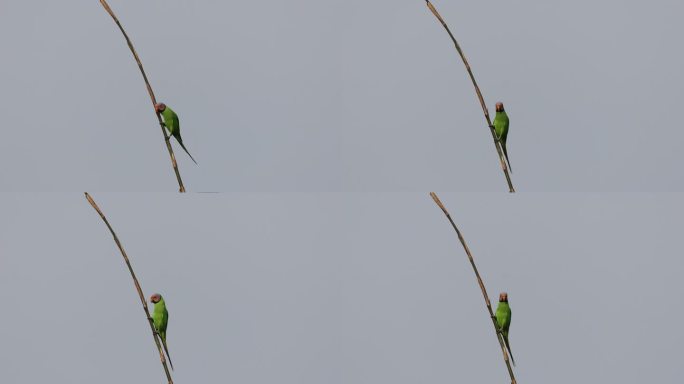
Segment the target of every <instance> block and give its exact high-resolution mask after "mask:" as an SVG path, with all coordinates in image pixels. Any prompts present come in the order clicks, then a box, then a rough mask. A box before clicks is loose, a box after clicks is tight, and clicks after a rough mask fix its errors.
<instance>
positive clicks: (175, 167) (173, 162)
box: [100, 0, 185, 193]
mask: <svg viewBox="0 0 684 384" xmlns="http://www.w3.org/2000/svg"><path fill="white" fill-rule="evenodd" d="M100 3H101V4H102V6H103V7H104V9H105V11H107V13H109V16H111V17H112V19H114V22H115V23H116V25H117V26H118V27H119V29H120V30H121V33H123V35H124V38H125V39H126V43H128V48H130V50H131V53H132V54H133V58H134V59H135V61H136V63H138V68H140V73H142V76H143V80H145V86H147V93H149V94H150V99H151V100H152V107H153V108H154V106H155V105H156V104H157V98H155V97H154V91H153V90H152V86H151V85H150V82H149V80H147V74H145V69H144V68H143V65H142V62H141V61H140V57H138V53H137V52H136V51H135V48H134V47H133V43H132V42H131V39H130V38H129V37H128V34H127V33H126V31H125V30H124V29H123V27H122V26H121V23H120V22H119V19H118V18H117V17H116V15H115V14H114V11H112V9H111V8H110V7H109V4H107V1H105V0H100ZM154 114H155V115H156V116H157V120H159V126H160V127H161V131H162V135H163V136H164V141H165V142H166V149H168V150H169V156H170V157H171V165H173V170H174V172H175V173H176V179H177V180H178V186H179V188H180V191H179V192H181V193H183V192H185V187H184V186H183V180H182V179H181V175H180V171H178V163H177V162H176V156H175V155H174V154H173V148H171V142H170V141H169V140H170V138H171V137H170V136H168V135H167V134H166V131H165V130H164V123H163V122H162V118H161V115H160V114H159V112H157V111H156V109H155V112H154Z"/></svg>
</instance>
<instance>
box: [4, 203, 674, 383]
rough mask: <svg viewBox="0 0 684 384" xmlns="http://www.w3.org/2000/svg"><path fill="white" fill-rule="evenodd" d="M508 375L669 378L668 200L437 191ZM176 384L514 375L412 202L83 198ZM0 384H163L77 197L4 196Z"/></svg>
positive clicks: (438, 224)
mask: <svg viewBox="0 0 684 384" xmlns="http://www.w3.org/2000/svg"><path fill="white" fill-rule="evenodd" d="M440 196H441V198H442V201H443V202H444V203H445V204H446V205H447V207H448V208H449V209H450V211H451V213H452V216H453V217H454V218H455V220H456V222H457V223H458V224H459V225H460V227H461V230H462V231H463V233H464V235H465V237H466V239H467V241H468V243H469V246H470V248H471V249H472V252H473V254H474V256H475V258H476V262H477V263H478V266H479V268H480V270H481V273H482V276H483V278H484V281H485V284H486V285H487V288H488V290H489V295H490V297H491V298H492V299H493V300H496V297H497V295H498V292H500V291H502V290H507V291H508V292H509V296H510V303H511V306H512V309H513V322H512V325H511V345H512V348H513V353H514V356H515V358H516V362H517V363H518V367H517V368H516V370H515V372H516V374H517V375H518V378H519V382H520V383H549V382H553V383H560V384H563V383H577V382H586V381H591V382H610V383H643V382H658V383H675V382H678V381H677V379H678V378H679V376H680V374H679V370H680V367H681V361H680V360H681V345H682V343H683V342H684V336H682V333H681V332H679V331H678V330H677V321H678V319H681V318H682V317H683V316H684V310H683V309H682V306H681V305H680V303H679V301H680V299H681V294H680V293H679V292H681V289H680V286H681V271H682V269H683V268H684V262H683V261H682V258H681V242H680V239H681V225H680V222H681V216H682V214H684V209H683V208H682V205H681V199H680V197H679V196H677V195H643V194H641V195H640V194H634V195H607V194H591V195H578V194H518V195H515V196H508V195H505V194H501V193H496V194H449V193H442V194H440ZM94 197H95V199H96V200H97V202H98V203H99V204H100V207H101V208H102V209H103V210H104V211H105V213H106V214H107V215H108V218H109V219H110V221H111V223H112V225H113V226H114V228H115V229H116V230H117V231H118V234H119V236H120V238H121V240H122V242H123V244H124V247H125V249H126V250H127V252H128V254H129V256H130V258H131V260H132V263H133V266H134V268H135V270H136V272H137V274H138V277H139V278H140V280H141V284H142V288H143V290H144V291H145V295H146V296H148V297H149V295H151V294H152V293H154V292H160V293H162V294H163V295H164V296H165V298H166V300H167V303H168V308H169V311H170V322H169V329H168V342H169V348H170V352H171V355H172V358H173V362H174V365H175V367H176V372H175V375H174V377H175V379H176V382H178V383H190V382H193V383H208V382H217V381H220V382H226V383H255V384H261V383H275V382H278V383H292V384H306V383H311V384H314V383H316V384H318V383H340V384H342V383H356V384H363V383H367V384H377V383H396V384H403V383H406V384H414V383H432V384H437V383H455V382H465V383H505V382H507V372H506V370H505V367H504V364H503V361H502V359H501V352H500V349H499V346H498V343H497V342H496V338H495V336H494V333H493V330H492V326H491V322H490V319H489V317H488V315H487V313H486V309H485V306H484V302H483V300H482V296H481V293H480V290H479V288H478V287H477V283H476V280H475V277H474V275H473V272H472V270H471V268H470V265H469V263H468V261H467V258H466V256H465V254H464V252H463V250H462V248H461V245H460V244H459V243H458V240H457V238H456V236H455V235H454V233H453V231H452V229H451V227H450V226H449V224H448V222H447V221H446V219H445V217H444V215H443V214H442V212H441V211H440V210H439V209H438V208H437V207H436V206H435V204H434V203H433V202H432V200H431V199H430V197H429V196H428V195H427V194H426V193H420V194H279V195H273V194H249V195H246V194H226V195H186V196H180V195H178V194H175V193H169V194H162V195H160V194H102V193H96V194H94ZM0 211H2V213H3V214H2V216H3V220H0V255H1V257H0V302H1V303H2V308H3V311H2V312H3V315H2V317H1V318H2V320H0V382H2V383H38V382H48V381H49V382H55V383H93V382H97V383H103V384H107V383H122V382H136V383H155V382H158V383H162V382H164V376H163V371H162V368H161V365H160V364H159V360H158V359H159V358H158V355H157V352H156V348H155V346H154V342H153V340H152V338H151V335H150V331H149V327H148V325H147V324H146V320H145V317H144V314H143V311H142V309H141V306H140V303H139V300H138V297H137V294H136V292H135V290H134V287H133V284H132V282H131V278H130V276H129V274H128V271H127V270H126V267H125V265H124V263H123V260H122V258H121V256H120V254H119V253H118V250H117V249H116V247H115V245H114V242H113V241H112V238H111V236H110V234H109V232H108V231H107V229H106V227H105V226H104V224H103V223H102V222H101V220H100V218H99V217H98V216H97V215H96V213H95V212H94V211H93V210H92V208H91V207H90V206H89V205H88V203H87V202H86V200H85V199H84V197H83V195H82V194H77V193H74V194H24V195H18V194H4V195H2V199H0Z"/></svg>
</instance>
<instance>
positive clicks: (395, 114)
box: [0, 0, 684, 192]
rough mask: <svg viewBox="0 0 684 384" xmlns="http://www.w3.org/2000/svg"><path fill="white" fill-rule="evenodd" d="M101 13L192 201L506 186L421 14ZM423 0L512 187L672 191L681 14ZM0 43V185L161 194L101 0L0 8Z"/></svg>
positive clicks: (659, 0)
mask: <svg viewBox="0 0 684 384" xmlns="http://www.w3.org/2000/svg"><path fill="white" fill-rule="evenodd" d="M110 5H111V6H112V8H113V9H114V11H115V12H116V13H117V15H118V16H119V18H120V20H121V21H122V23H123V25H124V27H125V28H126V30H127V32H128V33H129V35H130V36H131V38H132V39H133V42H134V44H135V47H136V48H137V50H138V53H139V54H140V56H141V58H142V61H143V64H144V65H145V68H146V70H147V72H148V75H149V77H150V80H151V82H152V86H153V87H154V89H155V91H156V93H157V96H158V99H159V100H161V101H164V102H166V103H167V104H168V105H169V106H171V107H172V108H174V109H175V110H176V111H177V112H178V113H179V116H180V119H181V128H182V133H183V137H184V139H185V143H186V145H187V147H188V149H189V150H190V152H191V153H192V154H193V156H195V158H196V159H197V160H198V162H199V164H200V165H199V166H195V165H194V164H193V163H192V162H191V161H190V159H189V158H187V156H186V155H185V154H184V153H182V151H181V150H180V149H179V148H178V146H175V148H176V149H177V150H176V153H177V157H178V159H179V162H180V167H181V173H182V175H183V177H184V179H185V182H186V184H187V187H188V190H190V191H264V192H277V191H417V192H418V191H419V192H424V191H426V190H427V189H429V188H434V189H439V190H450V191H497V192H498V191H507V187H506V183H505V179H504V177H503V174H502V172H501V170H500V166H499V163H498V159H497V156H496V153H495V151H494V148H493V144H492V139H491V136H490V134H489V132H488V131H487V128H486V127H485V124H484V118H483V117H482V112H481V110H480V106H479V103H478V102H477V99H476V97H475V94H474V91H473V88H472V85H471V84H470V80H469V79H468V77H467V74H466V72H465V69H464V66H463V64H462V62H461V61H460V59H459V58H458V56H457V54H456V51H455V49H454V47H453V45H452V43H451V41H450V40H449V37H448V35H447V34H446V32H445V31H444V30H443V28H442V26H441V25H440V24H439V23H438V22H437V20H436V19H435V17H434V16H433V15H432V14H431V13H430V11H429V10H428V9H427V7H426V6H425V2H424V1H423V0H411V1H408V0H404V1H397V0H374V1H367V0H324V1H321V0H292V1H275V0H262V1H228V2H227V1H202V2H196V1H180V0H163V1H162V0H150V1H120V0H112V1H111V2H110ZM434 5H435V6H436V7H437V8H438V10H439V11H440V12H441V14H442V16H443V17H444V18H445V19H446V21H447V22H448V23H449V25H450V27H451V29H452V30H453V32H454V33H455V35H456V37H457V39H459V41H460V43H461V45H462V46H463V49H464V50H465V53H466V55H467V57H468V58H469V60H470V62H471V65H472V67H473V69H474V71H475V75H476V77H477V79H478V81H479V83H480V85H481V87H482V90H483V92H484V96H485V98H486V101H487V104H488V106H489V108H490V109H493V105H494V103H495V102H496V101H498V100H501V101H503V102H504V103H505V105H506V107H507V110H508V112H509V115H510V117H511V133H510V135H509V152H510V158H511V163H512V165H513V170H514V171H515V173H514V174H513V181H514V184H515V186H516V188H517V190H518V191H563V192H566V191H589V192H592V191H684V176H683V174H682V172H681V170H680V164H681V156H680V152H681V151H680V146H681V143H682V142H684V133H682V132H683V131H682V129H681V128H680V127H679V124H678V121H677V117H676V116H677V113H678V112H677V111H678V109H679V107H680V106H681V102H682V100H683V96H684V93H683V92H684V81H683V75H682V71H681V68H683V67H684V55H682V53H681V50H680V49H679V47H680V45H681V36H683V35H684V27H683V26H682V23H681V22H680V15H681V14H682V13H683V12H684V3H683V2H682V1H679V0H654V1H648V2H644V1H635V0H603V1H589V0H579V1H572V2H558V1H552V2H549V1H540V0H536V1H533V0H521V1H510V0H495V1H470V2H463V1H442V0H436V1H435V2H434ZM0 46H1V47H2V58H3V59H2V71H0V115H2V133H3V135H2V140H0V164H3V166H2V167H0V190H3V191H72V192H73V191H82V190H84V189H86V190H99V191H168V192H170V191H176V190H177V185H176V180H175V177H174V176H173V173H172V169H171V166H170V161H169V158H168V154H167V152H166V148H165V146H164V144H163V140H162V137H161V133H160V130H159V127H158V125H157V123H156V118H155V117H154V113H153V110H152V106H151V104H150V101H149V98H148V96H147V92H146V90H145V87H144V84H143V81H142V78H141V76H140V73H139V71H138V68H137V66H136V64H135V62H134V61H133V58H132V56H131V53H130V52H129V50H128V47H127V46H126V43H125V41H124V39H123V36H122V35H121V33H120V32H119V30H118V29H117V27H116V25H115V24H114V22H113V21H112V20H111V18H110V17H109V15H107V13H106V12H105V11H104V9H103V8H102V7H101V5H100V3H99V2H98V1H95V0H91V1H69V2H56V1H43V2H35V1H33V2H28V1H23V0H0ZM673 119H674V120H673ZM672 121H674V122H675V123H672Z"/></svg>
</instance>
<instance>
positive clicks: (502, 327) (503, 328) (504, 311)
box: [496, 292, 515, 366]
mask: <svg viewBox="0 0 684 384" xmlns="http://www.w3.org/2000/svg"><path fill="white" fill-rule="evenodd" d="M496 324H497V325H498V326H499V331H500V332H501V336H503V340H504V344H506V349H507V350H508V354H509V355H510V356H511V362H512V363H513V366H515V359H513V353H511V345H510V344H509V343H508V329H509V328H510V327H511V307H510V306H509V305H508V293H506V292H501V293H500V294H499V305H498V306H497V307H496Z"/></svg>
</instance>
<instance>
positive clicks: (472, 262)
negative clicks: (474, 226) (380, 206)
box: [430, 192, 516, 384]
mask: <svg viewBox="0 0 684 384" xmlns="http://www.w3.org/2000/svg"><path fill="white" fill-rule="evenodd" d="M430 196H431V197H432V200H434V201H435V203H436V204H437V206H439V208H440V209H441V210H442V212H444V214H445V215H446V217H447V219H449V222H450V223H451V226H452V227H454V230H455V231H456V234H457V235H458V240H460V241H461V245H463V249H464V250H465V253H466V255H468V260H469V261H470V265H472V266H473V271H474V272H475V277H477V283H478V284H479V285H480V289H481V290H482V296H484V300H485V304H486V305H487V311H489V317H490V318H491V319H492V324H493V325H494V332H495V333H496V338H497V339H498V340H499V344H500V345H501V352H503V357H504V362H505V363H506V367H507V368H508V374H509V375H510V376H511V384H516V381H515V376H514V375H513V368H511V363H510V361H509V358H508V352H507V351H506V346H505V345H504V341H503V336H502V335H501V331H500V330H499V327H498V325H497V323H496V316H494V312H493V311H492V304H491V303H490V301H489V296H488V295H487V289H486V288H485V285H484V282H483V281H482V277H480V272H478V270H477V266H475V260H474V259H473V255H472V254H471V253H470V248H468V245H467V244H466V242H465V239H464V238H463V235H462V234H461V231H459V229H458V227H457V226H456V223H454V220H453V219H452V218H451V215H450V214H449V211H447V209H446V207H444V204H442V202H441V201H440V200H439V197H437V194H436V193H434V192H430Z"/></svg>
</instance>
